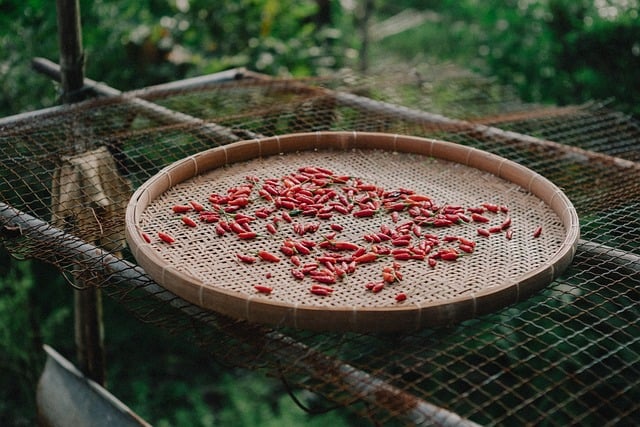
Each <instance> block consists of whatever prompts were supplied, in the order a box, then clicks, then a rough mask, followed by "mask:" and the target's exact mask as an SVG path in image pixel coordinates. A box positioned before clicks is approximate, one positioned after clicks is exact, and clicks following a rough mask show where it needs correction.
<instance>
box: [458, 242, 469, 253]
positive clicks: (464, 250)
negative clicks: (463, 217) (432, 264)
mask: <svg viewBox="0 0 640 427" xmlns="http://www.w3.org/2000/svg"><path fill="white" fill-rule="evenodd" d="M458 247H459V248H460V250H461V251H463V252H466V253H468V254H470V253H473V246H469V245H465V244H463V243H461V244H460V246H458Z"/></svg>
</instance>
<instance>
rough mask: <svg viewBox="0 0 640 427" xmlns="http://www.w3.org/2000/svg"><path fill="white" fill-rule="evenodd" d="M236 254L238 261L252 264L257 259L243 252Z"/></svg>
mask: <svg viewBox="0 0 640 427" xmlns="http://www.w3.org/2000/svg"><path fill="white" fill-rule="evenodd" d="M236 256H237V257H238V259H239V260H240V261H242V262H246V263H247V264H253V263H254V262H256V261H257V258H255V257H252V256H249V255H245V254H236Z"/></svg>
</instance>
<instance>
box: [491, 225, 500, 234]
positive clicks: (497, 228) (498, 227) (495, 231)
mask: <svg viewBox="0 0 640 427" xmlns="http://www.w3.org/2000/svg"><path fill="white" fill-rule="evenodd" d="M501 231H502V227H501V226H499V225H495V226H493V227H489V233H500V232H501Z"/></svg>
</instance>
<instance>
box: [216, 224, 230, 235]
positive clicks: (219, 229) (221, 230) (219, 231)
mask: <svg viewBox="0 0 640 427" xmlns="http://www.w3.org/2000/svg"><path fill="white" fill-rule="evenodd" d="M226 232H227V231H226V230H225V229H224V227H223V226H222V225H221V224H216V234H217V235H218V236H224V234H225V233H226Z"/></svg>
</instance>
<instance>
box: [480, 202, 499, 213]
mask: <svg viewBox="0 0 640 427" xmlns="http://www.w3.org/2000/svg"><path fill="white" fill-rule="evenodd" d="M482 206H483V207H484V208H486V209H487V210H488V211H489V212H493V213H497V212H498V210H500V207H499V206H498V205H494V204H493V203H482Z"/></svg>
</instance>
